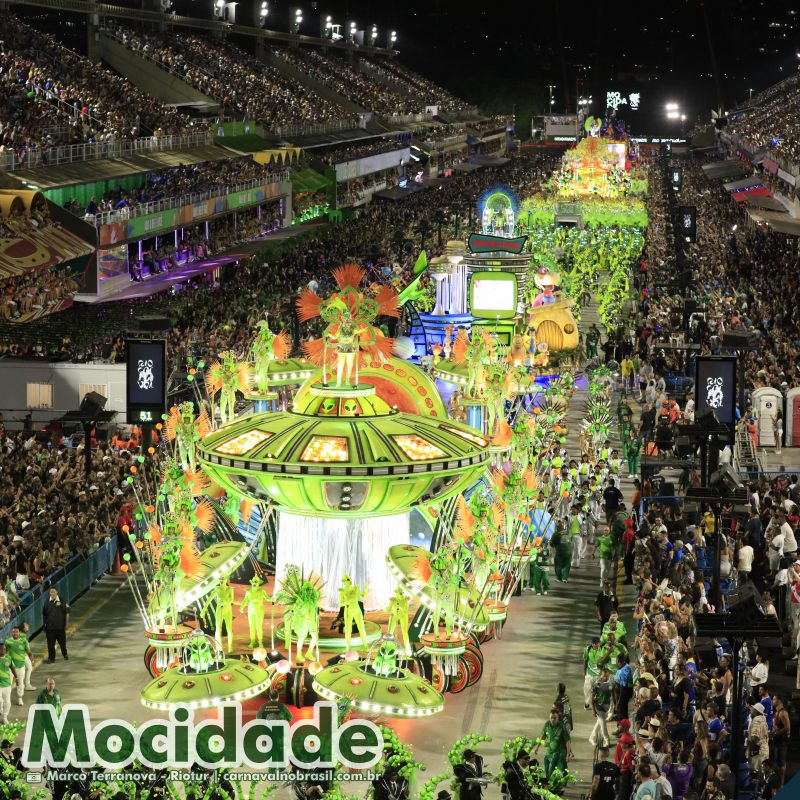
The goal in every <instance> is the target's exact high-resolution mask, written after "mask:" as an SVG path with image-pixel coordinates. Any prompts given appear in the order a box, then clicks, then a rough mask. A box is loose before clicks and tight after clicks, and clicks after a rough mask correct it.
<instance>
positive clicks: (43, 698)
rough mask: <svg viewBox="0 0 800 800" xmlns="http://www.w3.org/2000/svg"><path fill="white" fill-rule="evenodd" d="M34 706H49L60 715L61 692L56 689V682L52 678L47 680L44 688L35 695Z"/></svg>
mask: <svg viewBox="0 0 800 800" xmlns="http://www.w3.org/2000/svg"><path fill="white" fill-rule="evenodd" d="M36 705H39V706H46V705H51V706H53V708H55V710H56V714H60V713H61V692H59V691H58V689H56V682H55V680H54V679H53V678H48V679H47V683H46V684H45V688H44V689H42V691H41V692H39V694H38V695H36Z"/></svg>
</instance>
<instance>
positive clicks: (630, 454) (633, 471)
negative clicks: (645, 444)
mask: <svg viewBox="0 0 800 800" xmlns="http://www.w3.org/2000/svg"><path fill="white" fill-rule="evenodd" d="M623 448H624V451H625V460H626V461H627V462H628V474H629V475H634V476H636V475H638V474H639V456H640V455H641V452H642V442H641V440H640V439H639V437H638V436H637V437H634V438H633V439H629V440H628V441H627V442H625V443H624V444H623Z"/></svg>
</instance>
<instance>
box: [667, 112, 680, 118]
mask: <svg viewBox="0 0 800 800" xmlns="http://www.w3.org/2000/svg"><path fill="white" fill-rule="evenodd" d="M678 117H680V114H679V113H678V112H677V111H667V119H678Z"/></svg>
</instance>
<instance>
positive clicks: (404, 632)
mask: <svg viewBox="0 0 800 800" xmlns="http://www.w3.org/2000/svg"><path fill="white" fill-rule="evenodd" d="M386 612H387V613H388V614H389V624H388V625H387V626H386V632H387V633H388V634H390V635H394V631H395V628H397V626H398V625H399V626H400V636H399V638H398V641H400V640H402V642H403V647H405V649H406V653H410V652H411V642H410V641H409V638H408V598H407V597H406V596H405V595H404V594H403V590H402V589H401V588H400V587H399V586H398V587H397V588H396V589H395V590H394V596H393V597H392V598H391V600H389V605H388V606H387V608H386Z"/></svg>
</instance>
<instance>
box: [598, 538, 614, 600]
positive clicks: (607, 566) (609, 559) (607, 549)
mask: <svg viewBox="0 0 800 800" xmlns="http://www.w3.org/2000/svg"><path fill="white" fill-rule="evenodd" d="M597 555H598V557H599V558H600V586H601V587H602V585H603V584H604V583H605V582H606V581H607V580H611V577H612V576H611V567H612V563H613V561H614V541H613V540H612V538H611V531H610V530H609V527H608V525H605V526H603V532H602V533H601V534H600V536H598V537H597Z"/></svg>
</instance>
